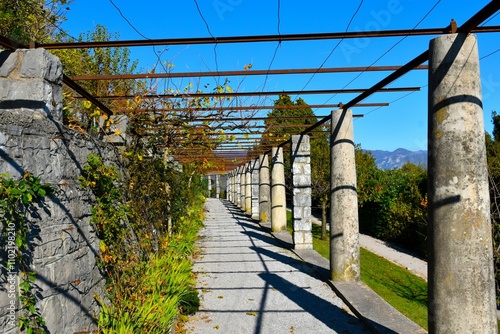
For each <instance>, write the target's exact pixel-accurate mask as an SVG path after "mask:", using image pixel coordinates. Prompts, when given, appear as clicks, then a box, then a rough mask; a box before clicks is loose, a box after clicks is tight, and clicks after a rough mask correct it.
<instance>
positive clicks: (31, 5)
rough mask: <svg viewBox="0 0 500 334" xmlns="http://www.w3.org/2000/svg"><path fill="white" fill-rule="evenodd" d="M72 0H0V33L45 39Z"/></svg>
mask: <svg viewBox="0 0 500 334" xmlns="http://www.w3.org/2000/svg"><path fill="white" fill-rule="evenodd" d="M70 3H71V0H0V8H1V10H0V35H1V36H4V37H7V38H9V39H10V40H12V41H13V42H17V43H21V44H28V43H29V42H30V41H36V42H46V41H49V40H50V39H51V37H52V36H53V34H54V32H55V30H56V29H57V28H58V26H59V25H60V23H61V22H62V21H64V20H65V13H66V11H67V10H69V7H68V5H69V4H70Z"/></svg>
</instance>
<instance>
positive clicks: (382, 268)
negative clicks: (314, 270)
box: [288, 212, 427, 330]
mask: <svg viewBox="0 0 500 334" xmlns="http://www.w3.org/2000/svg"><path fill="white" fill-rule="evenodd" d="M289 214H290V215H289V218H290V219H289V220H288V221H289V224H288V229H289V230H291V213H290V212H289ZM312 232H313V247H314V249H315V250H316V251H317V252H318V253H320V254H321V255H322V256H323V257H325V258H327V259H328V258H329V257H330V251H329V248H330V246H329V242H328V240H321V239H320V238H321V227H320V226H318V225H315V224H313V227H312ZM360 261H361V281H363V282H364V283H365V284H366V285H368V286H369V287H370V288H371V289H372V290H373V291H375V292H376V293H377V294H378V295H379V296H380V297H382V298H383V299H385V300H386V301H387V302H388V303H389V304H391V305H392V306H393V307H394V308H396V309H397V310H399V311H400V312H401V313H403V314H404V315H405V316H407V317H408V318H409V319H411V320H413V321H414V322H415V323H417V324H418V325H420V326H421V327H423V328H425V329H426V330H427V282H426V281H425V280H423V279H422V278H420V277H418V276H416V275H414V274H412V273H411V272H410V271H408V270H406V269H405V268H402V267H400V266H398V265H395V264H393V263H392V262H390V261H388V260H386V259H384V258H382V257H380V256H378V255H376V254H373V253H372V252H369V251H368V250H366V249H364V248H361V250H360Z"/></svg>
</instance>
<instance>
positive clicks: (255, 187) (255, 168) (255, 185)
mask: <svg viewBox="0 0 500 334" xmlns="http://www.w3.org/2000/svg"><path fill="white" fill-rule="evenodd" d="M251 166H252V170H251V173H252V219H253V220H259V218H260V209H259V186H260V180H259V178H260V161H259V159H258V158H257V159H254V160H253V161H252V162H251Z"/></svg>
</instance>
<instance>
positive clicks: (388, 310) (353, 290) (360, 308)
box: [259, 223, 427, 334]
mask: <svg viewBox="0 0 500 334" xmlns="http://www.w3.org/2000/svg"><path fill="white" fill-rule="evenodd" d="M259 225H260V226H261V227H262V228H263V229H264V230H266V231H267V232H268V233H269V234H271V235H272V236H273V237H274V238H275V239H276V240H278V241H279V242H280V243H281V244H283V246H284V247H285V248H287V249H289V250H291V251H292V252H294V253H295V254H296V255H297V256H298V257H299V258H300V259H301V260H302V261H304V263H306V264H308V265H310V266H311V269H312V270H314V271H316V272H317V273H318V275H320V276H321V278H323V280H324V281H325V282H326V283H327V284H328V285H329V286H330V287H331V288H332V289H333V291H334V292H335V293H336V294H337V295H338V296H339V298H341V299H342V301H344V303H345V304H346V305H347V306H348V307H349V309H350V310H351V311H352V312H353V313H354V314H355V315H356V316H357V317H358V318H359V319H361V320H362V321H363V322H364V323H365V325H366V326H367V327H368V328H370V329H371V330H372V331H373V332H374V333H408V334H409V333H418V334H420V333H427V331H425V330H424V329H423V328H422V327H420V326H419V325H417V324H416V323H414V322H413V321H411V320H410V319H408V318H407V317H406V316H404V315H403V314H402V313H401V312H399V311H398V310H396V309H395V308H394V307H392V306H391V305H390V304H389V303H387V302H386V301H385V300H384V299H383V298H382V297H380V296H379V295H378V294H376V293H375V292H374V291H373V290H372V289H371V288H370V287H368V286H367V285H366V284H364V283H362V282H333V281H331V280H330V279H329V271H330V269H329V268H330V263H329V261H328V260H327V259H325V258H324V257H323V256H321V255H320V254H319V253H318V252H316V251H314V250H295V249H293V241H292V236H291V235H290V233H289V232H288V231H283V232H272V230H271V224H270V223H260V224H259Z"/></svg>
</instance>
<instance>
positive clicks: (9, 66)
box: [0, 51, 18, 77]
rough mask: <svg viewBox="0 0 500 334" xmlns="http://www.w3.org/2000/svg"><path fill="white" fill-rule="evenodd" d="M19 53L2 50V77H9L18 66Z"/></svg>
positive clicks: (0, 68)
mask: <svg viewBox="0 0 500 334" xmlns="http://www.w3.org/2000/svg"><path fill="white" fill-rule="evenodd" d="M17 59H18V53H16V52H12V51H2V52H0V64H1V66H0V77H8V76H9V75H10V74H11V73H12V71H13V70H14V69H15V68H16V65H17Z"/></svg>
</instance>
